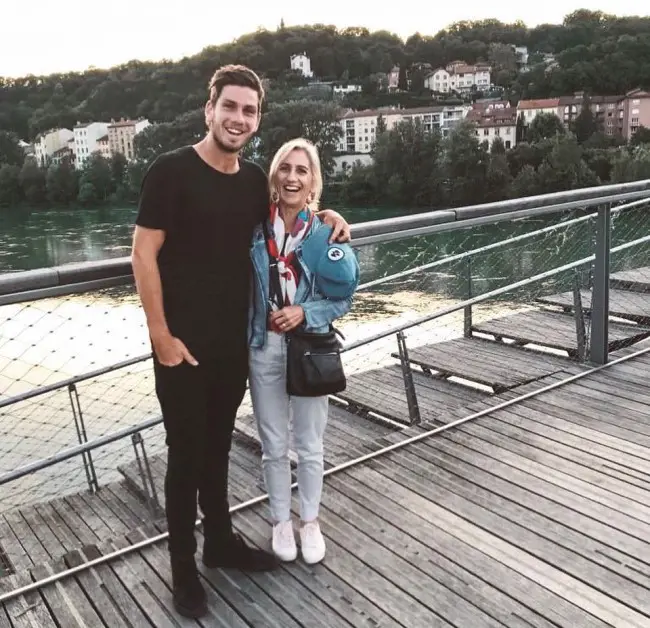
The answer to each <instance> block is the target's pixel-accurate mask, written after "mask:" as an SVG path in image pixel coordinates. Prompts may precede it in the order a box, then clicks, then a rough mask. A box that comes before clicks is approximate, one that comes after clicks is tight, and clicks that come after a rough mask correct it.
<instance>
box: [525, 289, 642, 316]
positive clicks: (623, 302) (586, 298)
mask: <svg viewBox="0 0 650 628" xmlns="http://www.w3.org/2000/svg"><path fill="white" fill-rule="evenodd" d="M580 294H581V300H582V308H583V311H584V312H591V299H592V293H591V290H582V291H581V293H580ZM537 301H539V302H540V303H543V304H544V305H554V306H558V307H561V308H563V309H564V310H565V311H566V312H573V311H574V305H573V292H562V293H560V294H552V295H549V296H544V297H540V298H539V299H537ZM609 313H610V315H611V316H617V317H619V318H625V319H629V320H631V321H636V322H638V323H642V324H647V323H649V322H650V293H644V292H634V291H631V290H617V289H612V290H610V291H609Z"/></svg>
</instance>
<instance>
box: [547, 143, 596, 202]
mask: <svg viewBox="0 0 650 628" xmlns="http://www.w3.org/2000/svg"><path fill="white" fill-rule="evenodd" d="M537 174H538V176H539V180H540V185H541V187H542V190H544V192H560V191H562V190H572V189H575V188H582V187H590V186H594V185H598V184H599V183H600V181H599V180H598V177H597V176H596V174H595V173H594V172H593V171H592V170H591V169H590V168H589V166H588V165H587V164H586V163H585V162H584V161H583V159H582V148H581V147H580V145H579V144H578V142H577V140H576V138H575V137H557V138H556V139H555V140H554V146H553V149H552V150H551V152H550V154H549V155H548V156H547V158H546V159H545V160H544V163H543V164H542V165H541V166H540V167H539V169H538V171H537Z"/></svg>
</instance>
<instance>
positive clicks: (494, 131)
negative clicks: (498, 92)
mask: <svg viewBox="0 0 650 628" xmlns="http://www.w3.org/2000/svg"><path fill="white" fill-rule="evenodd" d="M502 102H503V101H502ZM502 102H501V103H498V105H497V104H492V103H490V104H489V105H487V106H485V107H484V106H480V107H475V108H473V109H472V111H470V112H469V113H468V115H467V119H468V120H469V121H470V122H472V123H473V124H474V125H475V126H476V135H477V136H478V139H479V142H483V141H485V140H487V141H488V142H489V143H490V146H492V143H493V142H494V140H495V139H496V138H497V137H500V138H501V139H502V140H503V144H504V146H505V147H506V148H514V147H515V146H516V144H517V109H516V108H515V107H510V106H502Z"/></svg>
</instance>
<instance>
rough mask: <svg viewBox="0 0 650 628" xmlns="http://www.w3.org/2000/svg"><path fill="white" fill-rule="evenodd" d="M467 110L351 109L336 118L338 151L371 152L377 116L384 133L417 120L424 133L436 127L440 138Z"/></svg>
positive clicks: (422, 108) (447, 108)
mask: <svg viewBox="0 0 650 628" xmlns="http://www.w3.org/2000/svg"><path fill="white" fill-rule="evenodd" d="M470 110H471V107H470V106H469V105H450V106H435V107H433V106H432V107H417V108H413V109H396V108H384V109H368V110H364V111H352V110H350V111H347V112H346V113H345V114H343V115H342V116H341V118H339V123H340V125H341V130H342V131H343V137H342V138H341V140H340V141H339V145H338V150H339V152H342V153H369V152H371V151H372V147H373V144H374V142H375V138H376V129H377V120H378V118H379V116H380V115H381V116H382V118H383V120H384V124H385V125H386V130H391V129H392V128H393V127H394V126H395V125H396V124H397V123H398V122H400V121H401V120H413V121H416V120H419V121H420V122H421V123H422V125H423V127H424V129H425V130H426V131H431V130H433V129H434V128H437V129H439V130H440V132H441V133H442V135H443V136H446V135H447V134H448V133H449V131H450V130H451V129H453V128H454V127H455V126H456V125H458V124H459V123H460V122H461V121H462V120H464V119H465V117H466V116H467V113H468V112H469V111H470Z"/></svg>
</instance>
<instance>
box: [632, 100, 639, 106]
mask: <svg viewBox="0 0 650 628" xmlns="http://www.w3.org/2000/svg"><path fill="white" fill-rule="evenodd" d="M632 104H633V105H640V104H641V100H640V99H639V98H635V99H634V100H633V101H632Z"/></svg>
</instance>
